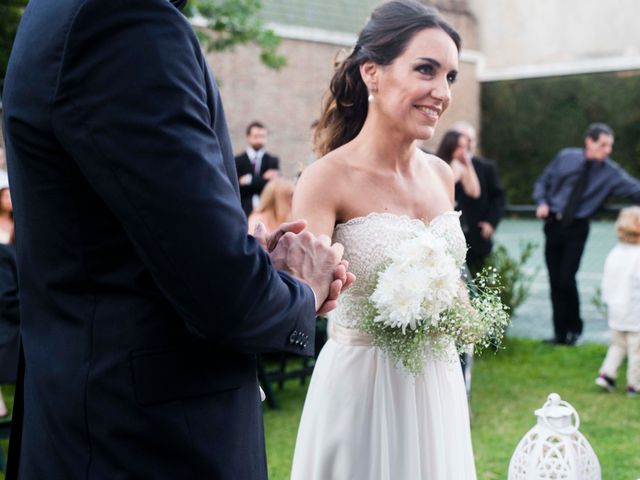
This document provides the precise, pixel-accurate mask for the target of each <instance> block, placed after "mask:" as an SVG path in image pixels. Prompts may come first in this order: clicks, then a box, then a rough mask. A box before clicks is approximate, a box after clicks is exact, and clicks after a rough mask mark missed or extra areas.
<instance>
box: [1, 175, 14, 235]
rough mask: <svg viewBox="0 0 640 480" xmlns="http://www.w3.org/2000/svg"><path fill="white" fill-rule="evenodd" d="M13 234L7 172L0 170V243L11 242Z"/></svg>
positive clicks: (11, 206) (11, 205)
mask: <svg viewBox="0 0 640 480" xmlns="http://www.w3.org/2000/svg"><path fill="white" fill-rule="evenodd" d="M12 236H13V204H12V203H11V194H10V192H9V180H8V178H7V173H6V172H4V171H2V170H0V243H1V244H7V243H11V238H12Z"/></svg>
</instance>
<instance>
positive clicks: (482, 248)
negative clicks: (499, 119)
mask: <svg viewBox="0 0 640 480" xmlns="http://www.w3.org/2000/svg"><path fill="white" fill-rule="evenodd" d="M453 129H454V130H457V131H458V132H460V133H462V134H463V135H464V136H466V137H467V139H468V144H469V156H470V157H471V164H472V165H473V169H474V170H475V172H476V176H477V177H478V182H479V183H480V196H479V197H478V198H474V197H472V196H470V195H468V194H467V192H466V191H465V189H464V188H462V185H461V184H460V183H458V184H456V204H457V205H458V206H459V208H460V210H461V211H462V217H461V219H460V221H461V222H462V230H463V231H464V235H465V237H466V239H467V245H468V246H469V250H468V251H467V265H468V266H469V270H470V271H471V274H472V275H474V276H475V274H476V273H478V272H479V271H480V270H482V267H483V266H484V264H485V261H486V258H487V256H488V255H489V254H490V253H491V249H492V248H493V235H494V233H495V231H496V228H497V227H498V223H500V220H501V219H502V216H503V215H504V209H505V204H506V195H505V191H504V188H502V185H501V184H500V178H499V177H498V168H497V165H496V162H495V161H493V160H489V159H486V158H483V157H480V156H478V155H475V150H476V145H477V143H476V130H475V128H473V127H472V126H471V124H469V123H467V122H462V121H461V122H456V123H455V124H454V125H453Z"/></svg>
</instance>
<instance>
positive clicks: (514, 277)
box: [486, 242, 539, 316]
mask: <svg viewBox="0 0 640 480" xmlns="http://www.w3.org/2000/svg"><path fill="white" fill-rule="evenodd" d="M536 248H538V245H537V244H536V243H534V242H526V243H522V244H521V245H520V255H519V256H518V257H512V256H511V255H509V251H508V250H507V247H505V246H504V245H500V244H498V245H496V246H495V247H494V248H493V251H492V252H491V255H489V257H487V261H486V265H487V266H491V267H493V268H495V269H496V270H497V273H498V275H499V277H500V283H501V285H502V291H501V294H500V296H501V300H502V303H503V304H504V305H506V306H507V307H509V314H510V315H511V316H513V315H514V314H515V311H516V310H517V308H518V307H519V306H520V305H522V303H523V302H524V301H525V300H526V298H527V297H528V296H529V289H530V288H531V282H533V279H534V278H535V276H536V275H537V273H538V270H539V268H536V269H535V270H534V271H533V272H531V273H526V272H525V270H524V265H525V264H526V263H527V261H528V260H529V258H531V255H532V254H533V252H534V250H535V249H536Z"/></svg>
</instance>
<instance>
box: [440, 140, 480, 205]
mask: <svg viewBox="0 0 640 480" xmlns="http://www.w3.org/2000/svg"><path fill="white" fill-rule="evenodd" d="M436 156H438V157H440V158H441V159H442V160H444V161H445V162H447V163H448V164H449V166H450V167H451V170H453V178H454V181H455V182H456V186H457V185H458V184H459V185H460V186H461V187H462V189H463V190H464V193H466V194H467V195H468V196H469V197H471V198H480V180H478V175H477V174H476V170H475V168H473V163H471V155H470V153H469V137H467V136H466V135H464V134H463V133H460V132H458V131H456V130H449V131H447V133H445V134H444V137H442V140H441V141H440V146H439V147H438V151H437V152H436Z"/></svg>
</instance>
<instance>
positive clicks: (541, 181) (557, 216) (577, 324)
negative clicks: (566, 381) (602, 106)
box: [533, 123, 640, 345]
mask: <svg viewBox="0 0 640 480" xmlns="http://www.w3.org/2000/svg"><path fill="white" fill-rule="evenodd" d="M584 144H585V147H584V149H580V148H565V149H563V150H561V151H560V152H559V153H558V154H557V155H556V157H555V158H554V159H553V161H552V162H551V163H550V164H549V165H548V166H547V168H545V170H544V171H543V172H542V175H540V177H539V178H538V180H537V181H536V183H535V187H534V192H533V199H534V200H535V202H536V204H537V209H536V216H537V217H538V218H540V219H543V220H544V221H545V224H544V233H545V236H546V243H545V260H546V263H547V269H548V271H549V283H550V285H551V304H552V308H553V326H554V330H555V336H554V338H553V339H551V340H550V342H552V343H557V344H566V345H575V343H576V342H577V341H578V339H579V337H580V335H581V334H582V327H583V325H582V319H581V318H580V298H579V296H578V288H577V285H576V273H577V272H578V268H579V266H580V259H581V257H582V252H583V250H584V245H585V242H586V241H587V236H588V234H589V219H590V218H591V217H592V216H593V215H594V214H595V213H596V211H597V210H598V208H600V206H601V205H602V204H603V203H604V201H605V200H606V199H607V198H608V197H609V196H617V197H627V198H630V199H632V200H633V201H635V202H640V181H639V180H637V179H635V178H633V177H631V176H630V175H629V174H628V173H627V172H625V171H624V170H623V169H622V168H621V167H620V166H619V165H618V164H616V163H615V162H613V161H612V160H611V159H610V158H609V155H610V154H611V151H612V149H613V130H612V129H611V127H609V126H608V125H605V124H603V123H593V124H591V125H589V127H588V128H587V131H586V132H585V136H584Z"/></svg>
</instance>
